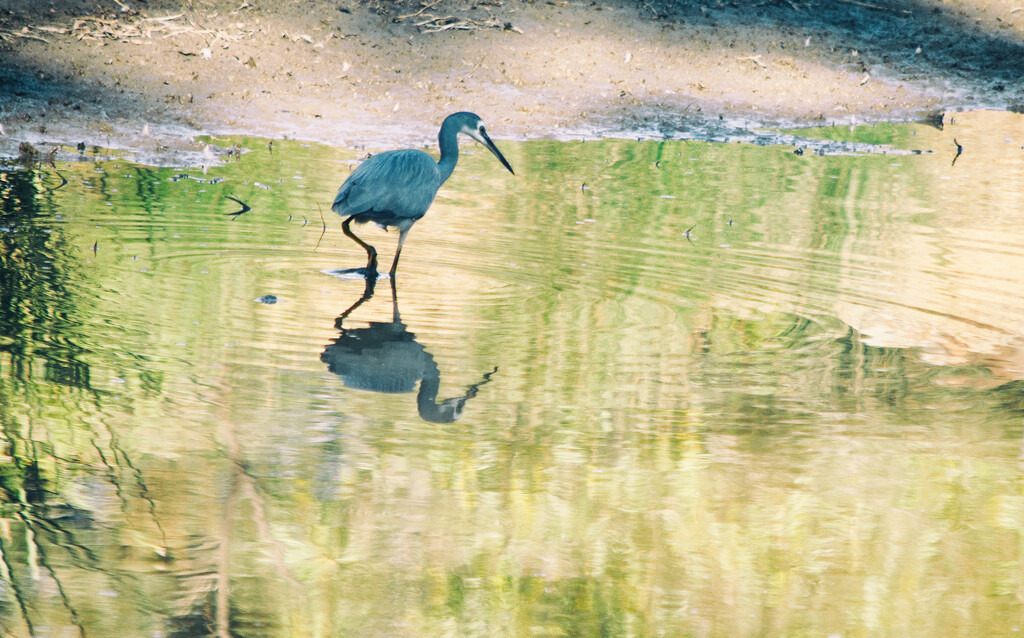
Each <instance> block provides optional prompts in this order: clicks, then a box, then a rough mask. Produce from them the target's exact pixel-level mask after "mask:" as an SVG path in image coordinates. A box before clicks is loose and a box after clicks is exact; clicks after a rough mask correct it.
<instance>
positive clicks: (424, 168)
mask: <svg viewBox="0 0 1024 638" xmlns="http://www.w3.org/2000/svg"><path fill="white" fill-rule="evenodd" d="M459 133H465V134H466V135H468V136H470V137H471V138H473V139H474V140H476V141H478V142H480V143H481V144H483V145H484V146H486V147H487V150H489V151H490V152H491V153H494V156H495V157H497V158H498V161H500V162H501V164H502V165H503V166H504V167H505V168H507V169H508V171H509V172H510V173H512V174H513V175H514V174H515V172H514V171H513V170H512V166H510V165H509V163H508V160H506V159H505V157H504V156H503V155H502V154H501V151H499V150H498V147H497V146H495V145H494V142H492V141H491V138H490V137H488V136H487V131H486V130H484V123H483V122H482V121H481V120H480V118H479V117H478V116H477V115H475V114H473V113H467V112H461V113H453V114H451V115H449V116H448V117H446V118H445V119H444V122H443V123H442V124H441V131H440V132H439V133H438V134H437V143H438V146H440V147H441V159H440V160H438V161H436V162H435V161H434V158H432V157H431V156H430V155H428V154H427V153H425V152H423V151H420V150H416V149H403V150H398V151H385V152H384V153H380V154H378V155H374V156H373V157H371V158H369V159H368V160H366V161H365V162H363V163H362V164H360V165H359V166H358V167H356V169H355V170H354V171H352V174H351V175H349V176H348V179H346V180H345V183H344V184H342V185H341V188H340V189H338V195H337V196H336V197H335V198H334V204H333V205H332V206H331V208H332V209H333V210H334V212H336V213H338V214H339V215H341V216H342V217H345V218H346V219H345V221H344V222H343V223H342V225H341V228H342V230H343V231H344V232H345V234H346V235H348V236H349V237H351V238H352V239H354V240H355V241H356V243H358V244H359V245H360V246H362V247H363V249H364V250H365V251H366V255H367V257H368V258H369V259H368V261H367V264H366V271H367V273H366V276H367V277H368V278H369V277H376V273H377V251H376V250H375V249H374V247H373V246H371V245H369V244H367V243H366V242H364V241H363V240H361V239H359V238H358V237H356V236H355V234H354V233H353V232H352V230H351V229H350V228H349V226H350V225H351V224H352V222H353V221H354V222H356V223H357V224H365V223H366V222H373V223H375V224H377V225H378V226H380V227H381V228H383V229H385V230H387V229H388V227H395V228H397V229H398V233H399V234H398V249H397V250H396V251H395V260H394V261H393V262H392V263H391V278H392V280H394V276H395V271H396V270H397V268H398V258H399V256H401V254H402V244H404V243H405V236H406V235H407V234H408V233H409V229H410V228H412V225H413V224H414V223H415V222H416V220H418V219H419V218H420V217H423V215H425V214H426V212H427V209H428V208H430V204H431V202H433V201H434V196H435V195H436V194H437V190H438V189H439V188H441V185H442V184H444V183H445V181H447V180H448V178H449V177H450V176H451V174H452V171H454V170H455V164H456V163H457V162H458V161H459V142H458V136H459Z"/></svg>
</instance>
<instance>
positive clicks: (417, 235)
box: [0, 113, 1024, 636]
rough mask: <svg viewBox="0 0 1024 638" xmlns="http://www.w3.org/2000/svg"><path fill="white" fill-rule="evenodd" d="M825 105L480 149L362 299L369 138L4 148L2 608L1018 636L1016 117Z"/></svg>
mask: <svg viewBox="0 0 1024 638" xmlns="http://www.w3.org/2000/svg"><path fill="white" fill-rule="evenodd" d="M799 134H801V135H805V136H807V138H808V139H819V140H833V141H839V142H843V143H847V142H857V143H868V144H875V145H880V146H877V147H876V152H872V153H859V154H838V155H832V154H825V155H819V154H817V152H815V149H816V148H822V146H821V145H816V144H815V143H812V142H810V141H808V142H805V143H803V144H802V145H805V146H806V147H807V150H806V151H805V152H803V154H797V153H794V147H792V146H758V145H749V144H721V143H708V142H695V141H688V142H685V141H667V142H652V141H648V142H633V141H621V140H609V141H601V142H577V143H565V142H545V141H537V142H529V143H522V144H505V143H501V142H500V141H499V145H500V146H502V149H503V151H505V154H506V156H507V157H508V158H509V160H510V161H511V163H512V165H513V166H514V167H515V169H516V176H514V177H513V176H511V175H509V174H508V173H505V172H503V171H502V170H501V167H500V166H498V165H497V163H496V162H495V161H494V160H493V158H492V157H491V156H490V155H488V154H487V153H486V152H484V151H483V149H481V148H479V147H476V148H472V147H470V148H466V149H465V151H466V152H465V153H464V155H463V159H462V162H461V163H460V166H459V169H458V170H457V171H456V173H455V175H454V177H453V178H452V179H451V181H450V182H449V183H448V184H447V185H446V186H445V188H444V189H443V191H442V193H441V195H440V196H439V198H438V200H437V201H436V202H435V204H434V206H433V208H432V210H431V212H430V213H429V214H428V215H427V217H425V218H424V219H423V220H421V221H420V222H419V223H418V224H417V225H416V226H415V228H414V229H413V231H412V232H411V233H410V236H409V241H408V243H407V244H406V248H405V250H404V251H403V257H402V264H401V268H400V271H399V277H398V279H397V281H396V290H397V299H396V300H395V301H396V302H397V303H396V304H394V305H393V301H392V297H391V288H390V285H389V283H390V282H388V281H387V280H382V281H381V282H380V283H378V284H377V286H376V290H375V294H374V295H373V296H372V298H370V299H369V300H368V301H366V302H365V303H363V304H361V305H358V306H357V307H355V308H354V309H353V308H352V306H353V305H354V304H356V302H357V301H358V300H359V299H360V297H361V295H362V294H363V291H364V289H363V283H362V281H360V280H358V279H352V278H344V277H338V276H335V275H333V274H332V271H334V270H337V269H345V268H351V267H358V266H360V265H362V262H363V261H364V255H363V253H362V251H361V249H359V247H358V246H356V245H355V244H353V243H352V242H350V241H349V240H347V238H345V237H344V236H343V235H342V233H341V231H340V220H339V219H338V218H336V217H335V216H334V215H333V213H331V212H330V210H329V204H330V201H331V198H332V197H333V195H334V192H335V190H336V188H337V186H338V184H339V183H340V181H341V179H343V177H344V176H345V175H346V174H347V172H348V171H349V170H350V169H351V167H353V166H354V165H355V164H356V162H357V161H358V159H359V158H358V157H357V156H356V155H355V154H354V153H352V152H348V151H343V150H339V149H333V148H327V147H323V146H308V145H302V144H297V143H287V142H280V141H278V142H275V143H274V144H273V148H272V149H271V148H268V147H267V145H266V143H265V142H264V141H260V140H231V141H230V142H221V143H222V144H224V145H229V144H231V143H236V142H237V143H239V144H240V145H241V146H243V147H245V148H246V149H247V151H248V152H245V153H243V154H242V155H241V157H240V158H238V159H237V160H232V161H229V162H227V163H225V164H223V165H222V166H216V167H210V168H208V169H207V170H205V171H203V170H202V169H187V170H181V169H178V170H172V169H156V168H151V167H146V166H140V165H134V164H131V163H127V162H117V161H103V162H95V163H92V162H79V163H73V164H57V165H56V166H55V167H53V168H51V167H49V166H45V165H44V166H41V167H35V168H32V169H16V170H15V169H12V168H10V167H8V170H5V171H0V194H2V198H3V199H2V206H3V209H2V218H0V259H2V261H0V276H2V282H0V283H2V286H0V301H2V303H0V427H2V431H0V435H2V438H3V442H4V448H3V456H2V457H0V472H2V476H0V497H2V506H0V507H2V516H0V559H2V560H0V576H2V592H0V604H2V612H0V619H2V621H0V622H2V628H3V633H4V635H10V636H29V635H41V636H42V635H76V634H77V635H93V636H96V635H101V636H102V635H132V636H199V635H220V636H228V635H235V636H336V635H352V636H370V635H373V636H441V635H459V636H502V635H512V636H527V635H530V636H534V635H541V636H571V635H587V636H589V635H608V636H650V635H666V636H678V635H693V636H740V635H752V634H760V635H809V636H824V635H837V636H909V635H920V636H925V635H927V636H965V635H971V636H974V635H1010V634H1012V633H1013V632H1016V631H1020V630H1021V629H1022V628H1024V533H1022V521H1024V476H1022V470H1024V460H1022V436H1024V427H1022V418H1024V395H1022V388H1024V384H1022V381H1021V380H1022V379H1024V295H1022V294H1021V291H1022V290H1024V223H1022V222H1024V179H1022V178H1024V117H1022V116H1020V115H1013V114H998V113H969V114H961V115H959V116H957V118H956V119H954V121H953V122H950V123H948V124H947V126H945V128H944V129H942V130H939V129H936V128H932V127H929V126H925V125H901V126H875V127H863V128H858V129H852V130H851V129H847V128H844V129H832V128H829V129H822V130H813V131H801V132H799ZM954 139H955V140H956V142H957V143H959V144H960V145H961V146H962V148H963V154H962V155H961V156H959V157H957V158H956V162H955V163H953V159H954V157H955V153H956V145H955V143H954ZM829 148H832V147H829ZM914 151H918V152H914ZM62 177H63V178H65V179H66V180H67V183H66V184H64V185H61V181H62V179H61V178H62ZM228 196H230V197H235V198H237V199H238V200H241V201H244V202H245V203H246V204H247V205H248V206H251V207H252V210H251V211H249V212H246V213H244V214H242V215H238V216H231V215H228V214H227V213H231V212H234V211H237V210H239V209H240V208H241V206H240V205H238V204H237V203H236V202H235V201H232V200H230V199H227V197H228ZM321 209H323V212H322V213H321ZM358 232H359V234H360V235H361V236H363V237H365V238H366V239H367V240H368V241H370V242H371V243H373V244H375V245H376V246H377V247H378V249H379V250H380V251H381V258H382V263H384V264H387V263H390V259H391V255H392V254H393V250H394V245H395V235H394V234H391V235H387V234H384V233H383V232H382V231H380V230H378V229H375V228H373V227H361V228H359V229H358ZM270 296H273V298H271V297H270ZM275 299H276V302H275V303H270V302H271V301H275ZM395 305H397V308H396V307H395ZM346 313H347V314H346ZM339 318H340V319H339ZM460 413H461V418H460V419H458V420H454V421H452V419H453V418H454V417H455V416H456V415H458V414H460Z"/></svg>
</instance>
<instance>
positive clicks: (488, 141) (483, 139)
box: [473, 131, 516, 175]
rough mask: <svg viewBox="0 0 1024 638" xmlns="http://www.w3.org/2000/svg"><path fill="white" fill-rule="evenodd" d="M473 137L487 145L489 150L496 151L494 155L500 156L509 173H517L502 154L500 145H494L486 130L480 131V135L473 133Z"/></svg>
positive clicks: (500, 160)
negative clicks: (499, 148)
mask: <svg viewBox="0 0 1024 638" xmlns="http://www.w3.org/2000/svg"><path fill="white" fill-rule="evenodd" d="M473 139H475V140H476V141H478V142H480V143H481V144H483V145H484V146H486V147H487V150H488V151H490V152H492V153H494V156H495V157H497V158H498V161H499V162H501V165H502V166H504V167H505V168H507V169H508V172H509V173H512V174H513V175H515V174H516V172H515V171H514V170H512V165H511V164H509V163H508V160H507V159H505V156H504V155H502V154H501V151H499V150H498V147H497V146H495V145H494V142H492V141H491V138H490V136H489V135H487V132H486V131H480V137H477V136H476V135H473Z"/></svg>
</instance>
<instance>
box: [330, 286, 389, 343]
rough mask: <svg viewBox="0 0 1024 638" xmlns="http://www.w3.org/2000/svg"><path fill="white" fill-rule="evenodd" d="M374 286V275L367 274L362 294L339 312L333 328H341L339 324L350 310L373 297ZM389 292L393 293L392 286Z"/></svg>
mask: <svg viewBox="0 0 1024 638" xmlns="http://www.w3.org/2000/svg"><path fill="white" fill-rule="evenodd" d="M376 286H377V278H376V277H369V276H368V277H367V278H366V287H365V288H364V289H363V296H362V297H360V298H359V299H358V300H357V301H356V302H355V303H354V304H352V305H351V306H349V308H348V310H346V311H345V312H343V313H341V315H340V316H339V317H338V318H337V319H335V320H334V328H335V329H336V330H341V329H342V327H341V324H342V322H343V321H345V318H346V317H348V316H349V315H350V314H352V312H353V311H354V310H355V309H356V308H358V307H359V306H361V305H363V304H364V303H366V302H367V301H368V300H369V299H370V298H371V297H373V289H374V288H375V287H376ZM391 294H392V295H394V288H392V289H391ZM396 307H397V306H396Z"/></svg>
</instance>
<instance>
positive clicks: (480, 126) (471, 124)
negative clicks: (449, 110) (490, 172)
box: [449, 112, 516, 175]
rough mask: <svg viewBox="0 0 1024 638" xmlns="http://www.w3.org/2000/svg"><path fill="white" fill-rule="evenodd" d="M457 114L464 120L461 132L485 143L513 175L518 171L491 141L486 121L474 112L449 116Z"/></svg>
mask: <svg viewBox="0 0 1024 638" xmlns="http://www.w3.org/2000/svg"><path fill="white" fill-rule="evenodd" d="M456 116H458V117H460V118H461V120H462V127H461V128H460V129H459V132H460V133H465V134H466V135H468V136H470V137H472V138H473V139H474V140H476V141H478V142H480V143H481V144H483V145H484V146H485V147H486V148H487V150H488V151H490V152H491V153H493V154H494V156H495V157H497V158H498V161H499V162H501V165H502V166H504V167H505V168H507V169H508V172H509V173H512V174H513V175H515V174H516V172H515V171H513V170H512V165H511V164H509V163H508V160H507V159H505V156H504V155H502V154H501V151H499V150H498V147H497V146H495V145H494V142H492V141H491V138H490V136H489V135H487V129H485V128H484V122H483V120H481V119H480V117H479V116H478V115H476V114H474V113H465V112H463V113H456V114H455V115H450V116H449V117H456Z"/></svg>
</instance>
